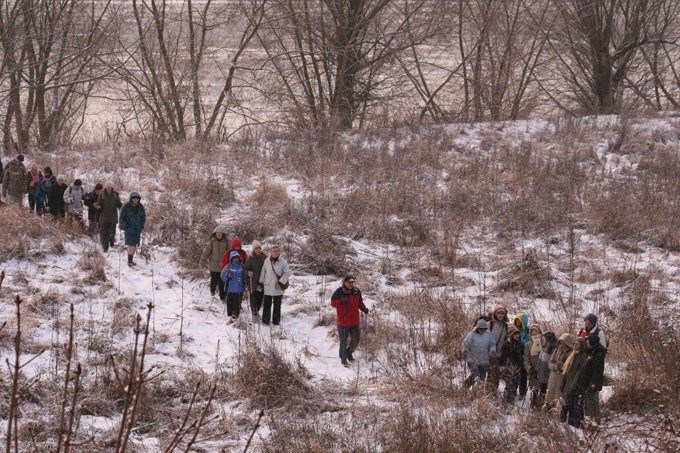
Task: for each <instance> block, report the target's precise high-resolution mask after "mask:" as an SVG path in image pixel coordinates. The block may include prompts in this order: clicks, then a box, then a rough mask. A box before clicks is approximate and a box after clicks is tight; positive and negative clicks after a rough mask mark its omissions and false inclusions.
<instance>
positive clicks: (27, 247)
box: [0, 205, 66, 263]
mask: <svg viewBox="0 0 680 453" xmlns="http://www.w3.org/2000/svg"><path fill="white" fill-rule="evenodd" d="M51 220H52V218H51V217H43V218H40V217H37V216H35V215H33V214H30V213H28V212H27V211H26V209H24V208H18V207H15V206H4V205H3V206H0V263H2V262H5V261H7V260H10V259H12V258H16V259H26V258H29V257H30V256H31V254H35V253H40V252H38V250H39V249H41V248H42V247H40V242H41V240H43V239H46V240H47V241H48V242H49V243H51V244H52V247H54V245H55V244H58V243H60V242H61V241H62V240H63V237H64V236H65V235H66V232H65V230H64V229H63V228H62V227H61V226H60V225H58V224H56V223H54V222H52V221H51ZM48 247H49V245H48Z"/></svg>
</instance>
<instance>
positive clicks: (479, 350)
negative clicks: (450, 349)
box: [461, 319, 496, 387]
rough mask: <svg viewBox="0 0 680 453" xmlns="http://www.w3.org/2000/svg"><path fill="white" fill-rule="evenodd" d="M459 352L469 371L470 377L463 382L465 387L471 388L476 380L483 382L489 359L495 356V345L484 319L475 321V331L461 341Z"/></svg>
mask: <svg viewBox="0 0 680 453" xmlns="http://www.w3.org/2000/svg"><path fill="white" fill-rule="evenodd" d="M461 351H462V353H463V357H465V360H466V362H467V365H468V368H469V369H470V376H469V377H468V378H467V379H466V380H465V386H466V387H471V386H472V385H474V383H475V380H476V379H479V380H481V381H485V380H486V373H487V371H488V369H489V359H490V358H491V357H495V356H496V344H495V342H494V339H493V336H491V334H490V333H489V323H488V322H487V321H485V320H484V319H480V320H479V321H477V324H476V325H475V329H474V330H473V331H472V332H470V333H469V334H468V335H467V337H465V340H463V346H462V348H461Z"/></svg>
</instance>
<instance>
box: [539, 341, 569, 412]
mask: <svg viewBox="0 0 680 453" xmlns="http://www.w3.org/2000/svg"><path fill="white" fill-rule="evenodd" d="M573 347H574V337H572V336H571V335H569V334H568V333H563V334H562V335H561V336H560V339H559V340H558V346H557V348H555V350H554V351H553V353H552V355H551V356H550V360H549V361H548V370H549V371H550V376H549V377H548V388H547V390H546V393H545V407H546V409H548V410H550V409H552V408H553V407H555V406H557V402H558V401H559V400H560V398H561V397H562V391H561V390H560V389H561V388H562V379H563V377H564V375H563V374H562V371H563V367H564V362H565V361H566V360H567V357H569V354H571V349H572V348H573ZM558 409H560V410H561V409H562V408H561V407H560V408H558Z"/></svg>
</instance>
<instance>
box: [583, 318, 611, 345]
mask: <svg viewBox="0 0 680 453" xmlns="http://www.w3.org/2000/svg"><path fill="white" fill-rule="evenodd" d="M591 334H595V335H597V336H598V337H600V345H601V346H602V347H603V348H605V349H607V336H606V335H605V334H604V330H602V328H601V327H600V326H599V325H598V324H597V315H595V314H594V313H590V314H589V315H586V317H585V318H583V329H581V330H580V331H579V333H578V337H579V338H586V337H587V336H588V335H591Z"/></svg>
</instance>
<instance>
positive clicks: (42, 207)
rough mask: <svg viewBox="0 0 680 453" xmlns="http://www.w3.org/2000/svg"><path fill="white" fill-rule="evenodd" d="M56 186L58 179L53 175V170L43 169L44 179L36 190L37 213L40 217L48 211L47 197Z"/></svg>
mask: <svg viewBox="0 0 680 453" xmlns="http://www.w3.org/2000/svg"><path fill="white" fill-rule="evenodd" d="M56 184H57V177H56V176H54V174H53V173H52V169H51V168H50V167H45V168H43V177H42V178H41V179H40V182H39V183H38V185H37V186H36V188H35V213H36V214H38V215H39V216H42V215H43V214H45V212H47V211H48V209H49V207H48V204H47V197H48V196H49V194H50V190H52V187H54V186H55V185H56Z"/></svg>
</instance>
